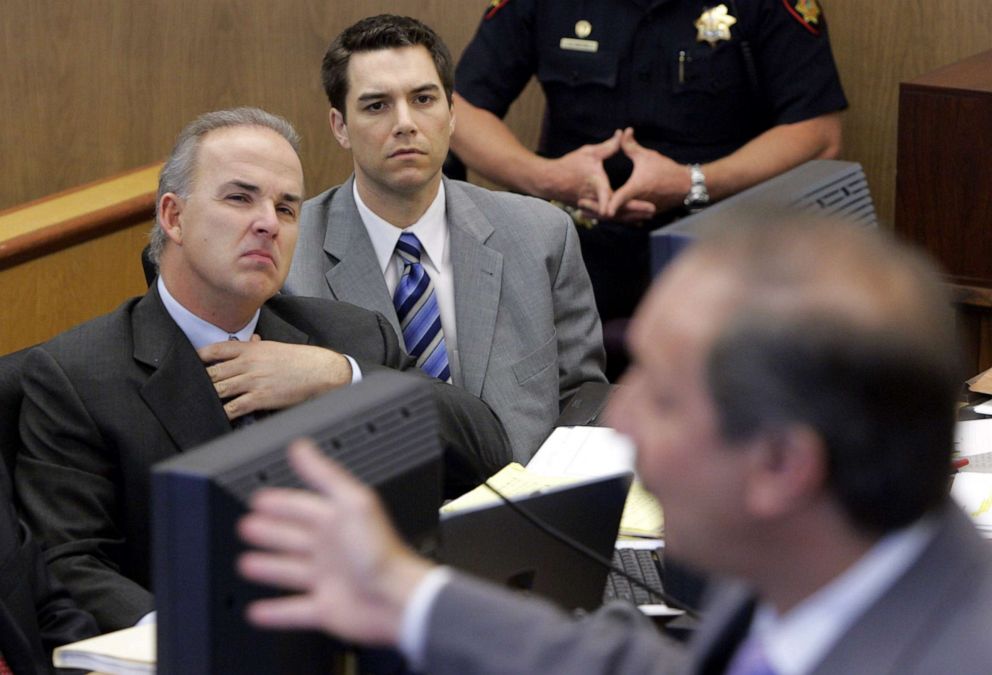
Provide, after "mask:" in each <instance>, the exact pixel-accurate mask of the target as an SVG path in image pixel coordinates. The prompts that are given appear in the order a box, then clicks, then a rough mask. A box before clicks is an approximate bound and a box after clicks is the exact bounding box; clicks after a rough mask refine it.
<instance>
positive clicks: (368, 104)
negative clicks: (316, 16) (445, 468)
mask: <svg viewBox="0 0 992 675" xmlns="http://www.w3.org/2000/svg"><path fill="white" fill-rule="evenodd" d="M322 77H323V82H324V87H325V90H326V92H327V97H328V99H329V100H330V104H331V110H330V123H331V130H332V131H333V132H334V136H335V138H336V139H337V141H338V143H340V144H341V146H342V147H343V148H345V149H346V150H349V151H351V153H352V156H353V160H354V167H355V173H354V176H353V177H352V178H351V179H349V180H348V181H347V182H345V183H344V184H343V185H340V186H338V187H334V188H331V189H330V190H327V191H326V192H324V193H322V194H320V195H318V196H317V197H315V198H313V199H311V200H310V201H308V202H307V203H306V204H304V206H303V212H302V216H301V221H300V245H299V250H298V252H297V255H296V258H295V259H294V261H293V266H292V269H291V270H290V273H289V277H288V278H287V280H286V285H285V288H284V289H283V290H284V292H287V293H290V294H293V295H304V296H316V297H324V298H335V299H338V300H345V301H347V302H351V303H354V304H356V305H359V306H362V307H365V308H368V309H372V310H375V311H377V312H380V313H382V314H383V315H384V316H386V318H387V319H388V320H389V322H390V324H391V325H392V326H393V328H394V329H395V331H396V333H397V335H399V336H402V339H403V340H404V342H405V346H406V349H407V351H408V352H409V353H410V354H411V355H412V356H414V357H416V358H417V359H418V362H419V363H421V364H426V368H425V369H426V370H427V371H428V372H429V373H430V374H431V375H435V376H438V375H440V376H441V378H442V379H449V378H450V381H451V382H453V383H455V384H456V385H458V386H460V387H463V388H464V389H466V390H468V391H469V392H470V393H472V394H473V395H476V396H479V397H480V398H482V400H483V401H485V402H486V403H488V404H489V405H490V406H491V407H492V409H493V410H494V411H495V412H496V414H497V416H498V417H499V418H500V420H501V421H502V422H503V425H504V426H505V428H506V430H507V433H508V434H509V437H510V442H511V445H512V448H513V455H514V458H515V459H517V460H518V461H521V462H526V461H527V460H528V459H530V457H531V455H533V454H534V452H535V451H536V450H537V448H538V447H539V446H540V444H541V442H542V441H543V440H544V439H545V437H546V436H547V435H548V433H549V432H550V431H551V427H552V426H553V424H554V422H555V419H556V418H557V417H558V414H559V413H560V409H561V406H562V405H563V404H564V403H565V401H566V400H567V399H568V398H569V397H570V396H571V395H572V394H574V393H575V391H576V390H577V389H578V387H579V386H580V385H581V384H583V383H584V382H605V377H604V375H603V363H604V358H605V357H604V352H603V344H602V333H601V328H600V324H599V316H598V314H597V313H596V307H595V302H594V300H593V295H592V286H591V285H590V283H589V277H588V274H587V273H586V271H585V267H584V266H583V263H582V257H581V255H580V252H579V244H578V239H577V237H576V235H575V232H574V230H573V229H572V227H571V224H570V221H569V220H568V218H567V217H566V216H565V215H564V214H563V213H562V212H561V211H560V210H559V209H555V208H553V207H551V206H550V205H548V204H547V203H544V202H541V201H539V200H536V199H531V198H527V197H521V196H518V195H512V194H507V193H496V192H491V191H489V190H483V189H481V188H477V187H474V186H472V185H469V184H467V183H462V182H457V181H450V180H447V179H444V178H442V175H441V164H442V163H443V161H444V158H445V156H446V154H447V152H448V141H449V138H450V136H451V132H452V129H453V128H454V124H455V120H454V118H453V117H452V114H451V90H452V79H453V69H452V63H451V56H450V54H449V53H448V49H447V47H445V45H444V43H443V42H442V41H441V39H440V38H439V37H438V36H437V34H436V33H434V31H433V30H431V29H430V28H428V27H427V26H425V25H424V24H422V23H420V22H419V21H416V20H415V19H410V18H407V17H398V16H391V15H381V16H375V17H370V18H367V19H364V20H362V21H359V22H358V23H356V24H355V25H353V26H351V27H350V28H347V29H346V30H345V31H344V32H342V33H341V34H340V35H339V36H338V37H337V38H335V39H334V41H333V42H332V43H331V45H330V47H329V48H328V50H327V53H326V55H325V56H324V62H323V67H322ZM411 237H412V239H410V238H411ZM408 239H409V240H410V241H412V242H413V243H412V244H411V245H412V246H413V247H414V248H412V249H408V252H406V253H402V252H401V249H402V247H404V246H406V244H405V242H406V241H407V240H408ZM411 250H412V251H415V255H416V259H414V258H413V257H411V254H410V253H409V251H411ZM417 274H422V275H423V276H422V277H421V278H422V279H423V280H424V281H423V283H425V284H429V290H428V291H427V292H426V293H425V295H426V296H427V297H426V298H425V299H423V300H422V301H420V302H417V300H416V299H413V300H409V301H408V304H413V305H416V307H415V310H412V311H407V310H406V309H405V308H404V306H403V301H404V299H408V298H410V293H409V291H408V290H407V288H406V284H407V283H408V281H407V280H408V279H411V278H416V275H417ZM421 304H422V305H426V306H427V307H426V308H423V309H421ZM417 309H419V310H420V312H421V313H420V314H419V315H418V312H417V311H416V310H417ZM399 314H403V315H404V316H403V319H402V320H401V319H400V317H399ZM425 315H426V317H427V318H425ZM423 325H427V326H428V327H427V328H426V329H423V328H422V326H423ZM425 333H426V336H425Z"/></svg>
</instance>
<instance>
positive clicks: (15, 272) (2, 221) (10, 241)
mask: <svg viewBox="0 0 992 675" xmlns="http://www.w3.org/2000/svg"><path fill="white" fill-rule="evenodd" d="M160 166H161V165H160V164H154V165H150V166H146V167H141V168H139V169H135V170H133V171H129V172H127V173H125V174H121V175H118V176H114V177H112V178H108V179H106V180H102V181H98V182H96V183H91V184H89V185H84V186H81V187H78V188H74V189H72V190H67V191H65V192H61V193H59V194H55V195H52V196H49V197H45V198H42V199H39V200H36V201H33V202H30V203H27V204H23V205H21V206H17V207H14V208H11V209H7V210H5V211H2V212H0V354H5V353H7V352H10V351H13V350H15V349H20V348H21V347H26V346H28V345H31V344H35V343H37V342H40V341H42V340H45V339H48V338H50V337H52V336H53V335H55V334H57V333H59V332H61V331H63V330H66V329H67V328H70V327H72V326H74V325H76V324H78V323H81V322H82V321H85V320H87V319H90V318H92V317H94V316H97V315H99V314H102V313H104V312H107V311H109V310H110V309H112V308H113V307H115V306H116V305H118V304H119V303H120V302H121V301H122V300H124V299H125V298H127V297H130V296H133V295H137V294H139V293H141V292H142V290H143V289H144V276H143V274H142V271H141V262H140V254H141V249H142V248H143V247H144V245H145V243H146V242H147V233H148V230H149V228H150V227H151V224H152V222H153V221H154V213H155V192H156V188H157V181H158V172H159V168H160Z"/></svg>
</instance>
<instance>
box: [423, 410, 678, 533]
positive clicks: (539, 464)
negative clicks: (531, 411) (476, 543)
mask: <svg viewBox="0 0 992 675" xmlns="http://www.w3.org/2000/svg"><path fill="white" fill-rule="evenodd" d="M633 470H634V447H633V445H632V444H631V442H630V441H629V440H628V439H627V438H626V437H625V436H623V435H622V434H619V433H617V432H616V431H614V430H612V429H607V428H604V427H558V428H556V429H555V430H554V431H553V432H552V434H551V436H549V437H548V440H546V441H545V442H544V444H543V445H542V446H541V448H540V449H539V450H538V451H537V454H535V455H534V457H533V458H532V459H531V460H530V462H529V463H528V464H527V467H526V468H524V467H523V466H521V465H520V464H517V463H513V464H509V465H507V466H506V467H504V468H503V469H502V470H501V471H499V473H497V474H496V475H494V476H492V477H490V478H489V480H488V482H489V483H490V484H491V485H492V486H493V487H495V488H496V489H497V490H499V491H500V492H502V493H503V494H504V495H506V496H508V497H520V496H523V495H530V494H537V493H540V492H544V491H547V490H549V489H552V488H555V487H558V486H561V485H568V484H569V483H575V482H579V481H581V480H586V479H589V478H597V477H604V476H613V475H616V474H618V473H625V472H632V471H633ZM497 501H499V497H497V496H496V495H495V494H493V492H492V491H491V490H489V488H487V487H486V486H485V485H480V486H479V487H477V488H475V489H474V490H472V491H471V492H469V493H467V494H465V495H462V496H461V497H459V498H458V499H456V500H454V501H452V502H449V503H448V504H446V505H445V506H444V507H442V508H441V511H442V512H445V513H450V512H453V511H459V510H463V509H469V508H475V507H478V506H482V505H485V504H492V503H494V502H497ZM663 524H664V523H663V519H662V514H661V507H660V506H659V505H658V502H657V501H656V500H655V498H654V497H653V496H651V494H650V493H648V491H647V490H645V489H644V487H643V486H641V484H640V483H639V482H638V481H637V480H635V481H634V483H633V484H632V486H631V488H630V493H629V494H628V495H627V502H626V506H625V507H624V511H623V518H622V519H621V521H620V535H621V536H633V537H650V538H653V539H656V538H658V537H660V536H661V533H662V529H663Z"/></svg>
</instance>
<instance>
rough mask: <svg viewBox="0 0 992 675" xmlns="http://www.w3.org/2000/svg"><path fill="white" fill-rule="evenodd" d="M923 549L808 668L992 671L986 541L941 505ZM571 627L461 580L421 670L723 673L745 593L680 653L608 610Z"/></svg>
mask: <svg viewBox="0 0 992 675" xmlns="http://www.w3.org/2000/svg"><path fill="white" fill-rule="evenodd" d="M938 517H939V519H940V524H939V531H938V532H937V535H936V536H935V538H934V539H933V540H932V541H931V543H930V544H929V545H928V546H927V547H926V548H925V549H924V551H923V553H922V555H921V556H920V557H919V558H918V559H917V560H916V562H914V563H913V564H912V565H911V566H910V567H909V569H908V570H907V571H906V572H905V573H904V574H903V575H902V576H901V577H899V578H898V579H896V580H895V582H894V584H893V586H892V587H891V588H890V589H889V590H888V591H887V592H885V593H884V594H883V595H882V597H881V598H880V599H879V600H878V601H877V602H876V603H875V604H874V605H873V606H871V607H870V608H869V609H868V610H867V611H866V612H865V614H864V615H862V616H861V617H860V618H859V619H858V620H857V621H856V622H855V623H854V625H853V626H851V628H850V629H849V630H848V631H847V632H846V633H845V634H844V635H843V636H842V637H841V638H840V640H839V641H838V643H837V644H836V645H835V646H834V647H833V649H831V650H830V651H829V652H828V654H827V655H826V657H825V658H824V660H823V661H822V662H821V663H820V665H819V666H818V667H817V668H816V669H815V670H814V672H813V675H850V674H851V673H872V675H876V674H883V673H892V674H893V675H894V674H896V673H899V674H900V675H902V674H908V675H914V674H917V675H933V674H934V673H955V674H956V675H957V674H962V675H971V674H974V675H980V674H981V675H984V674H987V673H989V672H992V642H990V641H989V640H987V639H984V635H985V633H986V632H987V631H988V628H989V626H992V543H990V542H988V541H986V540H983V539H981V538H980V537H979V536H978V534H977V532H976V531H975V529H974V527H973V526H972V524H971V523H970V521H969V520H968V518H967V516H965V515H964V514H963V513H961V511H960V510H958V509H957V507H955V506H951V505H948V506H947V507H946V508H945V509H944V510H943V511H942V512H941V513H940V514H939V516H938ZM608 607H609V609H608V610H607V611H604V610H600V611H599V612H596V613H594V614H593V615H591V616H590V617H589V618H587V619H585V620H583V621H579V622H575V621H570V620H568V619H567V618H566V617H564V616H562V615H561V614H559V613H557V612H556V611H555V610H554V609H553V608H551V607H550V606H548V605H544V604H543V603H536V602H534V601H531V600H525V599H522V598H515V597H512V596H510V595H508V594H506V593H505V592H500V591H497V590H494V589H492V588H491V587H489V586H487V585H485V584H482V583H479V582H475V581H469V580H467V579H465V578H458V579H457V580H456V581H455V582H453V583H451V584H449V585H448V586H447V587H445V589H444V590H443V591H442V592H441V594H440V596H439V597H438V599H437V603H436V605H435V606H434V609H433V611H432V613H431V616H430V624H429V628H428V635H429V638H428V644H427V654H426V660H427V663H426V668H425V669H424V670H425V671H426V672H429V673H432V674H435V675H440V674H444V673H494V674H495V673H544V674H554V673H562V674H564V673H577V672H581V673H590V674H591V673H672V672H676V673H691V674H693V675H703V674H712V675H718V674H719V673H723V672H724V669H725V668H726V664H727V661H728V660H729V658H730V655H731V654H732V653H733V651H734V650H735V649H736V648H737V646H738V644H739V643H740V641H741V640H742V639H743V637H744V635H745V633H746V631H747V628H748V626H749V624H750V617H751V613H752V611H753V607H754V598H753V597H752V596H751V594H750V593H748V592H747V591H746V590H745V589H744V588H742V587H741V586H738V585H728V586H726V587H725V588H723V589H722V590H721V591H719V592H718V593H716V595H715V597H714V598H713V601H712V602H711V603H710V604H709V605H708V607H707V610H706V613H705V616H704V619H703V622H702V624H701V625H700V628H699V630H698V632H697V634H696V635H695V636H694V638H693V640H692V642H691V643H690V646H689V649H688V662H685V661H684V659H685V657H686V655H685V654H683V653H682V651H681V649H680V647H678V646H677V645H674V644H673V643H671V642H670V641H667V640H665V639H664V638H663V637H662V636H661V635H659V634H658V633H657V631H655V630H654V628H653V627H652V626H650V625H647V624H645V623H644V622H641V621H635V620H634V619H633V618H632V617H631V615H630V612H628V611H626V610H617V609H615V608H613V607H610V606H608Z"/></svg>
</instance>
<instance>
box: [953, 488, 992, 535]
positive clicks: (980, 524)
mask: <svg viewBox="0 0 992 675" xmlns="http://www.w3.org/2000/svg"><path fill="white" fill-rule="evenodd" d="M951 497H953V499H954V501H956V502H957V503H958V506H960V507H961V509H962V510H964V512H965V513H967V514H968V515H969V516H971V522H973V523H974V524H975V527H976V528H978V531H979V532H980V533H981V535H982V536H983V537H985V538H986V539H992V473H974V472H972V473H968V472H958V473H956V474H954V483H953V484H952V485H951Z"/></svg>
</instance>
